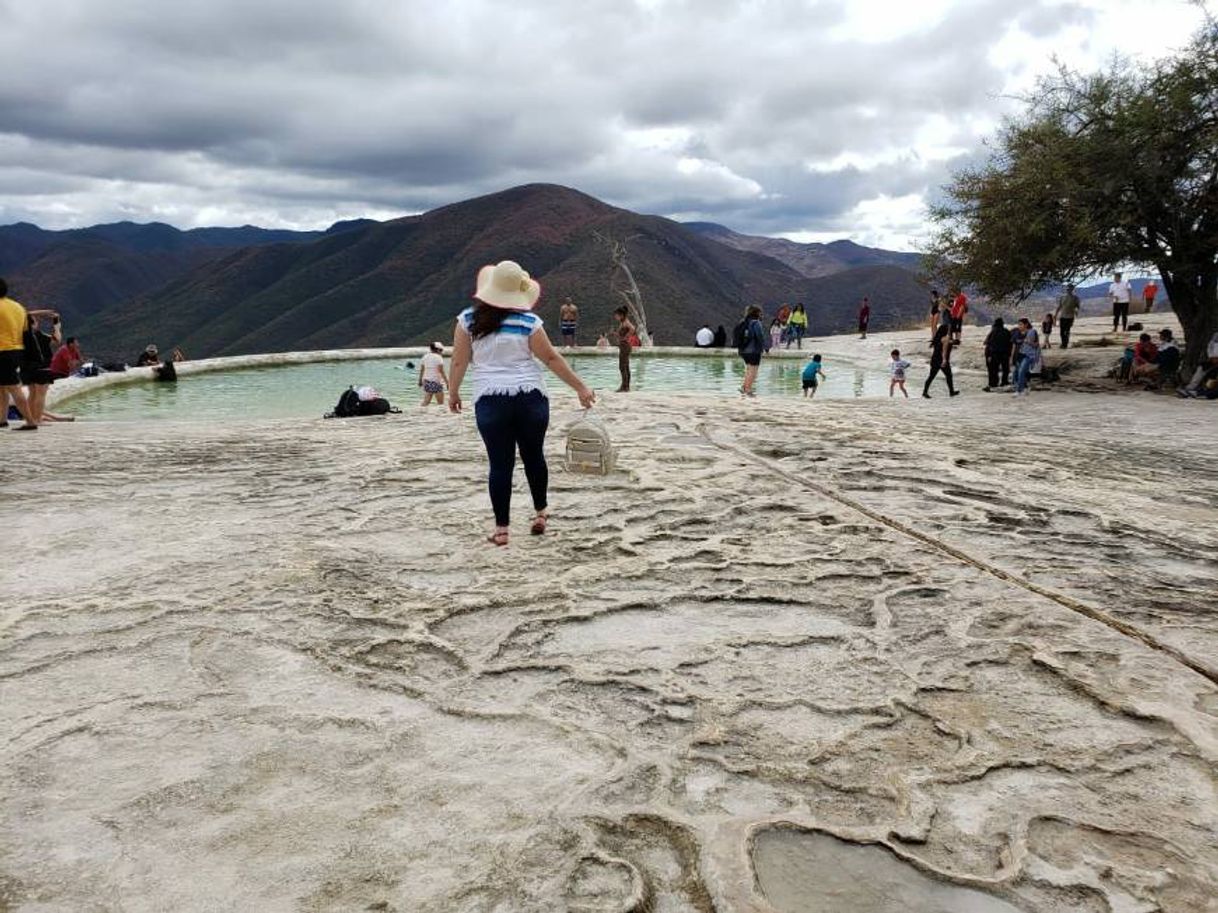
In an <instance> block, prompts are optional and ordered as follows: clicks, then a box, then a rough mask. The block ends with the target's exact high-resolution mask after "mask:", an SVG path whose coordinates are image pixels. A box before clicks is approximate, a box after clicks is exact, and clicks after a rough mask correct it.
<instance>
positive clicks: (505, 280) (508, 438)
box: [448, 260, 596, 545]
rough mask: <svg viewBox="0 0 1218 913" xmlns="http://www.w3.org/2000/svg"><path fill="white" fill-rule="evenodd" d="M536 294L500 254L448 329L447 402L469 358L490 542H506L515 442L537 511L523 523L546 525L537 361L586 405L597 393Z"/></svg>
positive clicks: (543, 417) (546, 417)
mask: <svg viewBox="0 0 1218 913" xmlns="http://www.w3.org/2000/svg"><path fill="white" fill-rule="evenodd" d="M540 296H541V286H540V285H539V284H538V283H537V281H536V280H534V279H531V278H530V277H529V274H528V273H526V272H525V271H524V270H523V269H521V268H520V265H519V264H517V263H514V262H512V261H511V260H503V261H501V262H500V263H497V264H495V265H494V266H484V267H482V269H480V270H479V271H478V282H477V291H475V292H474V298H475V299H476V300H477V303H476V304H475V305H474V306H473V307H470V308H466V309H465V310H464V311H462V312H461V315H460V316H459V317H458V318H457V328H456V330H455V334H454V340H453V358H452V375H451V377H450V378H449V387H448V389H449V394H448V407H449V409H451V410H452V411H453V412H460V411H461V408H462V402H461V392H460V390H461V381H462V380H463V379H464V377H465V371H466V368H467V367H468V366H469V365H470V364H473V366H474V371H473V381H474V383H473V394H474V416H475V417H476V419H477V423H478V433H479V434H480V435H482V442H483V444H485V446H486V455H487V457H488V458H489V459H490V464H491V465H490V475H489V480H488V487H489V489H490V496H491V508H492V510H493V511H494V514H495V530H494V532H492V533H491V535H490V536H489V537H488V538H487V541H489V542H492V543H494V544H495V545H507V544H508V527H509V522H510V519H511V503H512V474H513V471H514V470H515V468H516V451H517V450H519V451H520V460H521V462H522V463H524V475H525V478H526V479H527V480H528V483H529V491H530V492H531V493H532V495H533V508H534V510H535V511H536V514H535V516H534V518H533V523H532V526H531V528H530V530H529V531H530V532H531V533H533V535H541V534H542V533H544V532H545V531H546V519H547V511H546V509H547V506H548V501H547V492H548V488H549V480H550V476H549V470H548V468H547V467H546V458H545V452H544V448H545V439H546V430H547V428H548V427H549V425H550V400H549V398H548V396H547V393H546V386H545V382H544V381H543V380H542V376H541V366H540V365H538V363H537V362H538V361H541V362H542V363H543V364H545V365H546V367H548V368H549V369H550V370H551V371H553V372H554V373H555V374H556V375H558V377H559V379H561V380H562V381H563V383H565V384H566V385H567V386H569V387H570V388H571V389H572V390H574V391H575V393H576V395H577V396H579V404H580V405H581V406H583V407H584V408H585V409H587V408H589V407H590V406H591V405H592V404H593V403H594V402H595V401H596V394H595V393H593V392H592V391H591V390H589V389H588V387H587V386H586V385H585V384H584V382H583V381H581V380H580V379H579V376H578V375H577V374H576V373H575V372H574V371H573V370H571V366H570V365H569V364H567V360H566V359H565V358H563V357H562V355H560V354H559V353H558V350H557V349H555V348H554V345H553V343H551V342H550V339H549V337H548V336H546V334H545V333H544V332H543V331H542V322H541V318H540V317H538V316H537V315H536V314H534V313H532V310H533V307H534V306H535V305H536V304H537V299H538V298H539V297H540Z"/></svg>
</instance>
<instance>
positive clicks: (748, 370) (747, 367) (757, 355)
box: [733, 304, 766, 396]
mask: <svg viewBox="0 0 1218 913" xmlns="http://www.w3.org/2000/svg"><path fill="white" fill-rule="evenodd" d="M733 336H734V337H735V342H736V351H737V352H738V353H739V354H740V358H741V360H742V361H743V362H744V383H743V384H741V386H740V392H741V393H743V394H744V395H745V396H756V395H757V394H756V392H754V390H753V386H754V385H755V384H756V383H757V369H758V368H760V367H761V353H762V352H764V351H765V343H766V332H765V328H764V327H762V325H761V308H759V307H757V305H755V304H754V305H752V306H751V307H750V308H749V309H748V310H747V311H745V312H744V320H742V321H740V323H738V324H737V325H736V330H735V332H734V333H733Z"/></svg>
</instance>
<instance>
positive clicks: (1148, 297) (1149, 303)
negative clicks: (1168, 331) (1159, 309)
mask: <svg viewBox="0 0 1218 913" xmlns="http://www.w3.org/2000/svg"><path fill="white" fill-rule="evenodd" d="M1158 294H1159V283H1157V282H1155V280H1154V279H1153V278H1152V279H1148V280H1147V281H1146V284H1145V285H1144V286H1142V304H1143V305H1144V306H1145V308H1146V313H1147V314H1149V313H1150V312H1151V311H1153V310H1154V309H1155V297H1156V296H1157V295H1158Z"/></svg>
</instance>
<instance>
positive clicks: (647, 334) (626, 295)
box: [592, 231, 652, 348]
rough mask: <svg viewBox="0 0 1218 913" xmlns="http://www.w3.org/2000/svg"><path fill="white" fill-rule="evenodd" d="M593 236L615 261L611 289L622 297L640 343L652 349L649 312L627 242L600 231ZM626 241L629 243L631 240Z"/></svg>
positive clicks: (610, 283) (610, 282)
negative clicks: (640, 289) (627, 249)
mask: <svg viewBox="0 0 1218 913" xmlns="http://www.w3.org/2000/svg"><path fill="white" fill-rule="evenodd" d="M592 234H593V235H594V236H595V237H596V239H597V240H598V241H600V242H601V243H602V244H604V245H605V247H606V248H607V249H608V251H609V258H610V259H611V260H612V261H613V275H612V276H611V278H610V280H609V288H610V289H611V290H612V291H615V292H617V293H618V294H619V295H621V296H622V301H623V303H624V305H625V308H626V313H627V315H628V316H629V317H630V322H631V323H633V324H634V329H635V333H636V334H638V337H639V342H641V343H642V345H643V348H650V347H651V343H652V340H651V331H650V330H649V329H648V328H647V312H646V311H645V310H643V293H642V292H641V291H639V285H638V283H637V282H635V281H634V271H633V270H631V269H630V264H629V263H628V262H627V260H626V241H622V240H619V239H617V238H614V237H611V236H609V235H604V234H601V233H600V232H599V231H594V232H592ZM626 240H627V241H629V240H630V238H627V239H626ZM619 276H620V277H621V279H622V281H623V282H624V284H625V286H626V287H625V288H620V287H619V286H618V277H619Z"/></svg>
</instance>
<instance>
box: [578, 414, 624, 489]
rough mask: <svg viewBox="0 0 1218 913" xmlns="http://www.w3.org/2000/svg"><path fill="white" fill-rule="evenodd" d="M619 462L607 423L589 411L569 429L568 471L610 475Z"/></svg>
mask: <svg viewBox="0 0 1218 913" xmlns="http://www.w3.org/2000/svg"><path fill="white" fill-rule="evenodd" d="M616 461H617V450H616V449H615V448H614V446H613V442H612V441H610V440H609V432H608V430H606V428H605V423H604V422H602V421H601V420H600V418H599V417H597V416H594V415H593V414H592V410H588V411H587V412H585V413H584V414H583V417H582V418H580V419H579V420H578V421H577V422H575V424H574V425H572V426H571V427H570V428H569V429H567V471H568V472H584V473H589V474H591V475H601V476H603V475H608V474H609V473H610V472H612V471H613V465H614V463H615V462H616Z"/></svg>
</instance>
